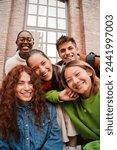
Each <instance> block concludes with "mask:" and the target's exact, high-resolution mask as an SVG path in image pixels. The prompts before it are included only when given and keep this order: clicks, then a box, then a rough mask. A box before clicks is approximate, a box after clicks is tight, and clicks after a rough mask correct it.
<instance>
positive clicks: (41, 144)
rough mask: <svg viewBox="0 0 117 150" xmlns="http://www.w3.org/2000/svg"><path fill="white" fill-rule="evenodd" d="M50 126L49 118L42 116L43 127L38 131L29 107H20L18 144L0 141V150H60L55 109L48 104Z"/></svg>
mask: <svg viewBox="0 0 117 150" xmlns="http://www.w3.org/2000/svg"><path fill="white" fill-rule="evenodd" d="M48 108H49V112H50V116H51V119H52V124H51V123H50V120H49V118H48V117H47V116H46V115H45V114H43V117H42V122H43V127H42V128H40V129H38V128H37V126H35V123H34V114H31V113H30V112H31V111H30V110H31V109H30V107H27V106H25V105H23V104H22V105H20V111H19V112H18V126H19V129H20V134H21V137H20V142H19V143H16V142H15V141H14V140H10V141H3V140H0V150H62V148H63V142H62V138H61V130H60V128H59V126H58V123H57V120H56V109H55V106H54V105H53V104H50V103H48Z"/></svg>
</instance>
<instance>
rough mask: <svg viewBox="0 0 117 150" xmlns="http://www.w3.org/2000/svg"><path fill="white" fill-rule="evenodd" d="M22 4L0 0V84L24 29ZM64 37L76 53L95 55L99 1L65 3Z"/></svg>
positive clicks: (77, 0)
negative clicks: (71, 39)
mask: <svg viewBox="0 0 117 150" xmlns="http://www.w3.org/2000/svg"><path fill="white" fill-rule="evenodd" d="M25 6H26V0H0V35H1V36H0V82H1V80H2V79H3V75H4V64H5V62H6V60H7V59H8V58H9V57H11V56H13V55H14V54H15V52H16V44H15V41H16V37H17V34H18V33H19V31H21V30H22V29H23V28H24V21H25V20H24V18H25V8H26V7H25ZM67 6H68V9H67V10H68V35H70V36H73V37H74V38H75V40H76V42H77V44H78V47H79V50H80V51H82V52H83V53H88V52H89V51H90V50H92V49H93V50H95V52H96V53H99V10H100V8H99V0H95V1H94V0H67Z"/></svg>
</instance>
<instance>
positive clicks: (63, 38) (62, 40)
mask: <svg viewBox="0 0 117 150" xmlns="http://www.w3.org/2000/svg"><path fill="white" fill-rule="evenodd" d="M66 42H67V43H68V42H72V43H73V44H74V46H75V47H77V44H76V41H75V40H74V38H73V37H70V36H66V35H62V36H61V37H60V38H59V39H58V40H57V42H56V49H57V51H59V46H61V45H62V44H64V43H66Z"/></svg>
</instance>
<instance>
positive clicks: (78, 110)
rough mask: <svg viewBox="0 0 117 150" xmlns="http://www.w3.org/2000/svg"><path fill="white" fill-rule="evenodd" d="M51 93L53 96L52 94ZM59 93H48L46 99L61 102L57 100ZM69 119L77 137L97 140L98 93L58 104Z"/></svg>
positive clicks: (98, 135) (98, 123)
mask: <svg viewBox="0 0 117 150" xmlns="http://www.w3.org/2000/svg"><path fill="white" fill-rule="evenodd" d="M52 93H53V94H52ZM58 95H59V92H57V91H54V92H52V91H50V92H48V93H47V94H46V98H47V99H48V100H49V101H51V102H54V103H57V102H59V103H60V102H61V101H59V99H57V97H58ZM60 104H61V106H62V107H63V109H64V110H65V111H66V112H67V114H68V115H69V117H70V118H71V120H72V122H73V124H74V125H75V128H76V130H77V131H78V133H79V135H80V136H81V137H82V138H84V139H89V140H98V139H99V138H100V92H99V91H98V92H97V93H96V95H93V94H92V95H91V96H90V97H89V98H87V99H85V100H84V99H80V100H76V101H65V102H61V103H60Z"/></svg>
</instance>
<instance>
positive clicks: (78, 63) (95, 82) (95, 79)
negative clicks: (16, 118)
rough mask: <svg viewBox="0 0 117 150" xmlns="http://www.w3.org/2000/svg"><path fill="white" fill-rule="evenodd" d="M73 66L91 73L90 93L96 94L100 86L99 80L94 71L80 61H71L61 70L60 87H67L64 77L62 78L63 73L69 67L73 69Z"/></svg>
mask: <svg viewBox="0 0 117 150" xmlns="http://www.w3.org/2000/svg"><path fill="white" fill-rule="evenodd" d="M74 66H78V67H81V68H83V69H85V70H86V71H89V72H91V73H92V76H91V81H92V93H94V94H96V93H97V91H98V90H99V86H100V80H99V78H98V77H97V76H96V73H95V70H94V69H93V68H92V67H91V66H90V65H89V64H88V63H86V62H84V61H81V60H74V61H71V62H69V63H67V64H66V65H65V66H64V68H63V69H62V73H61V82H62V85H63V86H64V87H66V86H67V87H68V84H67V82H66V79H65V76H64V73H65V70H66V69H67V68H69V67H74Z"/></svg>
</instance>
